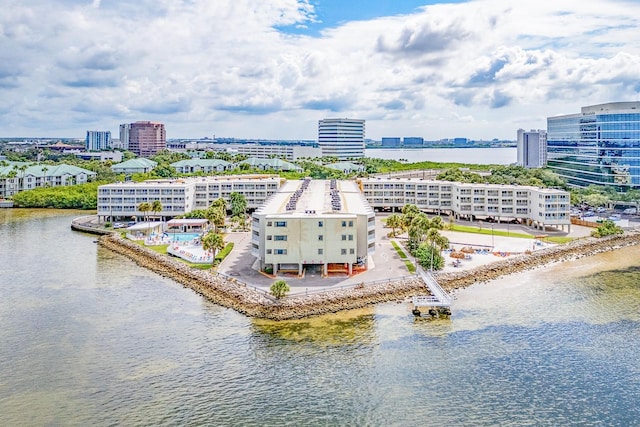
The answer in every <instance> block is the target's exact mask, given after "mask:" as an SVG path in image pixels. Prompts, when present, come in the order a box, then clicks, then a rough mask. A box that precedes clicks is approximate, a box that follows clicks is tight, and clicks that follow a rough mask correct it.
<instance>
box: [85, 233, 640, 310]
mask: <svg viewBox="0 0 640 427" xmlns="http://www.w3.org/2000/svg"><path fill="white" fill-rule="evenodd" d="M98 242H99V244H100V245H102V246H104V247H105V248H108V249H111V250H113V251H115V252H117V253H120V254H122V255H124V256H126V257H128V258H130V259H132V260H133V261H134V262H136V263H137V264H138V265H140V266H143V267H145V268H148V269H150V270H152V271H154V272H156V273H158V274H160V275H162V276H165V277H169V278H171V279H173V280H175V281H177V282H179V283H181V284H182V285H183V286H185V287H187V288H190V289H192V290H194V291H195V292H198V293H199V294H201V295H203V296H204V297H206V298H207V299H209V300H211V301H212V302H214V303H215V304H218V305H221V306H223V307H227V308H231V309H234V310H236V311H238V312H239V313H242V314H245V315H247V316H250V317H257V318H266V319H272V320H290V319H300V318H304V317H310V316H316V315H321V314H328V313H334V312H338V311H342V310H349V309H354V308H362V307H365V306H368V305H371V304H376V303H381V302H388V301H395V300H401V299H404V298H407V297H410V296H412V295H416V294H425V293H427V292H428V291H427V288H426V286H425V284H424V283H423V282H422V280H421V279H419V278H418V277H416V278H410V279H406V280H401V281H396V282H386V283H379V284H375V285H359V286H356V287H353V288H349V289H336V290H331V291H326V292H323V293H319V294H314V295H304V296H294V297H288V298H284V299H280V300H277V299H275V298H273V297H272V296H271V295H269V294H268V293H266V292H264V291H260V290H257V289H252V288H249V287H247V286H245V285H244V284H242V283H239V282H237V281H235V280H234V279H229V278H225V277H222V276H218V275H217V274H215V273H211V272H209V271H203V270H196V269H193V268H191V267H189V266H188V265H186V264H184V263H182V262H180V261H178V260H176V259H173V258H171V257H169V256H165V255H161V254H158V253H156V252H154V251H152V250H150V249H147V248H145V247H143V246H140V245H138V244H136V243H133V242H131V241H129V240H127V239H124V238H123V237H121V236H120V235H119V234H117V233H111V234H109V235H106V236H102V237H100V239H99V240H98ZM639 244H640V232H637V231H631V232H627V233H625V234H623V235H617V236H609V237H605V238H585V239H581V240H576V241H573V242H571V243H568V244H566V245H558V246H554V247H551V248H547V249H543V250H539V251H536V252H533V253H532V254H525V255H519V256H516V257H512V258H508V259H505V260H501V261H496V262H494V263H491V264H488V265H484V266H481V267H478V268H475V269H473V270H467V271H461V272H454V273H436V274H435V276H436V278H437V280H438V282H439V283H440V285H441V286H442V287H443V288H444V289H445V290H448V291H451V290H455V289H460V288H464V287H467V286H469V285H472V284H473V283H476V282H485V281H489V280H493V279H495V278H498V277H500V276H504V275H507V274H512V273H516V272H519V271H522V270H527V269H533V268H537V267H539V266H542V265H545V264H549V263H553V262H560V261H566V260H571V259H577V258H581V257H584V256H590V255H594V254H597V253H601V252H607V251H611V250H615V249H619V248H622V247H626V246H634V245H639Z"/></svg>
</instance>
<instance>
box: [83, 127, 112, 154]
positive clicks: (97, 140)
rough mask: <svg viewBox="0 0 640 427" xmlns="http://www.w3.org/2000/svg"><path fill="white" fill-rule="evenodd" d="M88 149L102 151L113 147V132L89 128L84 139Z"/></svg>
mask: <svg viewBox="0 0 640 427" xmlns="http://www.w3.org/2000/svg"><path fill="white" fill-rule="evenodd" d="M84 147H85V149H86V150H87V151H102V150H108V149H109V148H111V132H110V131H103V130H88V131H87V137H86V138H85V141H84Z"/></svg>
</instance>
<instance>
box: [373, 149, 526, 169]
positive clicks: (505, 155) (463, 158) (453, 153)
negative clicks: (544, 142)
mask: <svg viewBox="0 0 640 427" xmlns="http://www.w3.org/2000/svg"><path fill="white" fill-rule="evenodd" d="M517 154H518V151H517V149H516V148H515V147H501V148H418V149H415V148H414V149H407V150H405V149H400V148H399V149H392V148H368V149H365V150H364V155H365V156H367V157H375V158H378V159H387V160H400V159H407V160H408V161H410V162H412V163H413V162H426V161H429V162H440V163H474V164H479V165H508V164H511V163H515V162H516V160H517Z"/></svg>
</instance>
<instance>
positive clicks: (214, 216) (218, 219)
mask: <svg viewBox="0 0 640 427" xmlns="http://www.w3.org/2000/svg"><path fill="white" fill-rule="evenodd" d="M205 215H206V217H207V219H208V220H209V222H210V223H211V224H213V227H214V231H215V232H216V233H217V232H218V228H220V227H223V226H224V220H225V218H226V217H227V210H226V202H225V201H224V199H218V200H215V201H214V202H213V203H211V206H209V208H208V209H207V211H206V214H205Z"/></svg>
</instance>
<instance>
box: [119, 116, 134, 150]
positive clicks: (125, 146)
mask: <svg viewBox="0 0 640 427" xmlns="http://www.w3.org/2000/svg"><path fill="white" fill-rule="evenodd" d="M130 130H131V123H123V124H121V125H120V144H119V147H117V148H121V149H122V150H127V151H128V150H129V131H130Z"/></svg>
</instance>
